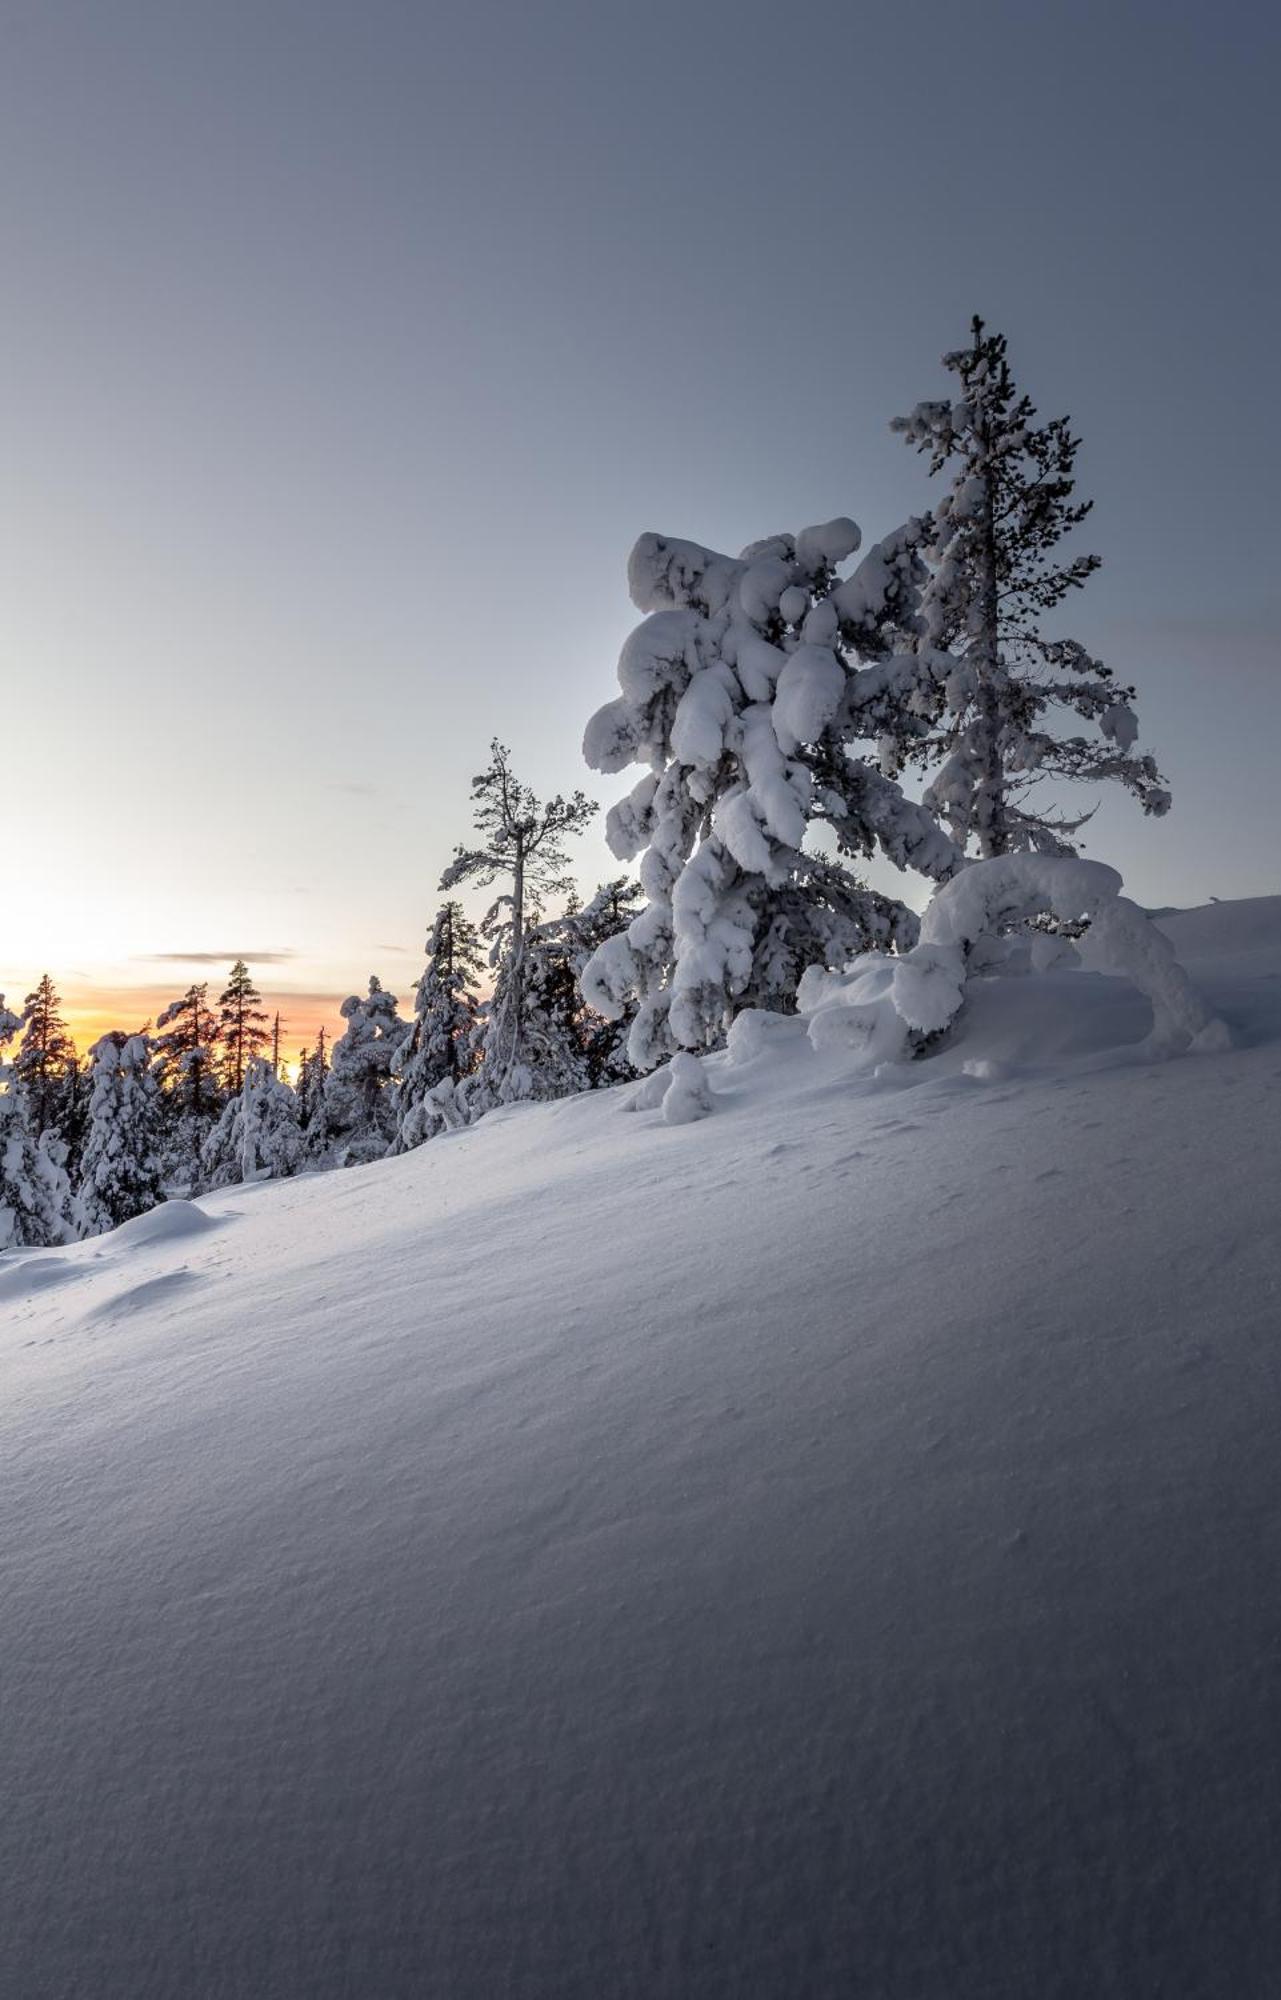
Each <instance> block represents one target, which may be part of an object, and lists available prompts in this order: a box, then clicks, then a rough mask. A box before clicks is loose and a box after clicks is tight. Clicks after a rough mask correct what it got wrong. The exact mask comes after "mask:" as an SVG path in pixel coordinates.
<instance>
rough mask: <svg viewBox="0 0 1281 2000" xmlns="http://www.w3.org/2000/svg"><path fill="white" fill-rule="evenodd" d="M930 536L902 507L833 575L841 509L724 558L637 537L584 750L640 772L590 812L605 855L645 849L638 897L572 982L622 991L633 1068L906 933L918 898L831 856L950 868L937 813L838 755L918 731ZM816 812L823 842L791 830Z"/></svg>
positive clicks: (614, 1003)
mask: <svg viewBox="0 0 1281 2000" xmlns="http://www.w3.org/2000/svg"><path fill="white" fill-rule="evenodd" d="M924 532H925V530H924V526H923V524H922V523H920V522H909V523H908V524H907V525H906V526H905V527H903V528H901V529H900V530H899V531H898V532H897V533H896V534H895V535H893V536H891V537H890V538H889V539H888V540H887V541H885V542H882V543H881V544H879V545H878V546H877V547H876V548H874V549H872V550H871V551H870V552H869V554H868V555H866V556H865V557H864V559H863V560H862V562H861V563H859V565H858V566H857V567H856V568H855V569H854V570H853V572H852V574H850V575H848V576H842V575H841V573H840V568H841V565H843V564H844V563H845V562H846V561H847V559H848V558H849V557H850V556H852V555H853V553H854V552H855V550H856V549H857V548H858V546H859V542H860V535H859V530H858V528H857V527H856V526H855V525H854V523H853V522H852V521H850V520H846V519H840V520H835V521H829V522H827V523H826V524H824V525H823V526H820V527H815V528H807V529H804V530H803V531H802V532H801V533H800V534H798V535H791V534H783V535H775V536H773V537H772V538H771V539H769V540H768V541H764V542H757V543H753V544H752V546H751V547H749V548H747V549H745V550H744V551H743V554H742V555H741V556H739V557H730V556H725V555H718V554H717V553H716V552H715V551H713V550H711V549H705V548H702V547H700V546H699V545H697V544H696V543H693V542H682V541H673V540H670V539H668V538H666V537H663V536H660V535H653V534H650V535H642V537H641V538H640V540H639V541H638V542H637V544H636V546H635V548H634V549H633V551H632V555H631V560H630V563H629V566H628V578H629V583H630V588H631V595H632V600H633V602H634V603H635V604H636V606H637V608H638V609H639V610H640V611H642V612H644V613H645V614H646V616H645V617H644V619H643V621H642V623H641V624H640V625H639V626H638V627H637V629H636V630H635V631H634V632H633V633H632V634H631V636H630V638H629V639H628V640H627V642H626V644H625V645H624V647H623V650H622V655H621V657H620V660H619V664H618V679H619V684H620V688H621V693H620V694H619V696H618V697H617V698H616V699H615V700H614V701H611V702H609V703H607V704H606V706H605V707H604V708H602V709H600V710H599V711H598V712H597V714H596V715H594V716H593V717H592V719H591V721H590V722H589V724H588V726H587V732H586V736H585V738H584V744H583V750H584V755H585V756H586V759H587V762H588V763H589V764H590V765H591V766H592V767H593V768H594V769H596V770H600V771H606V772H613V771H621V770H623V769H624V768H625V767H626V766H627V765H628V764H644V765H646V766H648V769H647V772H646V775H645V776H644V777H643V778H642V779H641V780H640V782H639V784H637V785H636V786H635V787H634V789H633V790H632V791H631V792H630V793H629V795H628V796H627V797H626V798H624V799H623V800H622V801H620V803H619V804H617V805H615V806H614V808H613V809H612V811H611V812H610V814H609V816H608V819H607V822H606V838H607V839H608V841H609V845H610V848H611V850H612V851H613V852H614V853H615V854H617V855H618V856H619V858H620V859H621V860H630V859H632V858H633V857H634V856H640V857H641V858H640V863H639V873H640V879H641V884H642V886H643V888H644V891H645V894H646V896H647V897H648V903H647V905H646V907H645V909H644V910H642V911H641V912H640V914H639V915H638V916H637V917H636V918H635V919H634V920H633V921H632V922H631V923H630V924H629V925H628V927H627V929H626V931H625V932H620V933H619V934H618V935H617V936H616V937H613V938H611V939H609V940H608V941H607V942H606V943H604V944H603V945H602V946H601V947H600V949H599V950H597V951H596V952H595V953H594V955H593V957H592V958H591V960H590V961H589V962H588V964H587V966H586V967H585V968H584V972H583V980H582V984H583V993H584V995H585V997H586V998H587V1000H588V1001H589V1003H590V1004H591V1005H592V1006H593V1007H595V1008H596V1009H597V1010H598V1011H599V1012H600V1013H602V1014H605V1015H607V1016H610V1017H612V1018H615V1019H617V1018H619V1017H620V1016H621V1015H622V1013H623V1012H624V1010H625V1009H627V1008H628V1007H629V1006H634V1007H635V1010H636V1017H635V1020H634V1022H633V1025H632V1029H631V1033H630V1036H629V1041H628V1053H629V1056H630V1059H631V1061H632V1063H633V1064H634V1065H635V1066H636V1067H637V1068H638V1069H649V1068H652V1067H653V1065H654V1064H655V1063H656V1062H658V1061H660V1060H661V1059H662V1057H663V1056H665V1055H667V1054H669V1053H671V1052H672V1051H673V1050H675V1049H678V1048H682V1047H684V1048H690V1049H699V1048H707V1047H711V1046H714V1045H715V1044H716V1043H717V1042H719V1041H720V1040H721V1039H722V1038H723V1036H724V1034H725V1031H726V1028H727V1027H728V1024H729V1021H730V1020H731V1018H732V1016H733V1014H734V1012H735V1011H736V1010H737V1009H738V1008H740V1007H747V1006H759V1007H786V1006H789V1005H791V1004H792V1002H793V999H794V995H795V991H796V987H797V984H798V982H799V979H800V976H801V973H802V972H803V971H804V970H805V968H806V967H807V966H810V965H814V964H818V965H829V966H832V965H838V964H843V963H844V962H845V961H846V959H847V958H848V957H849V956H850V954H851V952H853V951H857V950H860V949H863V948H866V947H867V946H869V945H873V944H876V945H882V946H889V945H904V944H910V943H911V942H912V941H913V939H914V937H915V934H916V920H915V918H914V917H913V915H912V913H911V912H910V911H909V910H908V909H907V908H906V907H905V906H904V905H903V904H902V903H900V902H896V901H894V900H892V899H890V898H888V897H885V896H882V895H878V894H876V893H875V892H874V891H872V890H870V889H867V888H865V887H864V886H863V885H862V884H861V883H860V882H859V881H858V880H857V878H856V877H855V875H854V874H853V873H852V872H851V871H850V869H849V868H848V867H847V866H846V862H847V861H849V860H857V859H861V858H863V857H865V856H868V855H870V854H872V853H874V852H877V851H879V852H881V853H883V854H885V855H886V856H888V858H889V859H890V860H892V861H893V862H895V863H896V864H897V865H898V866H900V867H909V866H910V867H914V868H917V869H919V870H921V871H922V872H923V873H924V874H926V875H928V876H931V877H933V878H935V879H943V878H944V877H946V876H947V875H948V874H949V873H950V872H951V871H952V870H953V869H954V868H955V867H956V866H957V865H958V861H959V854H958V852H957V850H956V848H955V847H954V846H953V843H952V842H951V840H950V839H949V838H948V837H947V836H946V834H944V833H943V832H942V830H941V828H940V827H939V825H938V823H937V821H936V820H935V818H934V817H933V816H932V815H931V814H930V813H929V812H928V811H926V810H925V809H924V808H922V807H921V806H919V805H916V804H914V803H913V802H912V801H910V800H909V799H907V798H906V797H905V796H904V795H903V793H902V791H901V790H900V788H899V786H898V785H897V784H896V783H895V782H894V781H893V779H892V778H890V777H887V776H885V775H884V773H883V772H882V771H881V770H880V769H879V768H877V766H876V765H875V764H874V763H872V762H869V761H866V760H865V759H863V758H861V757H857V756H854V755H852V754H851V752H850V745H851V743H853V742H854V741H855V740H857V739H860V738H864V739H875V740H877V741H878V742H879V743H880V745H881V751H880V754H881V755H883V756H884V758H885V761H886V762H887V763H892V762H893V761H894V760H895V759H896V758H897V757H898V756H899V754H900V752H901V750H902V748H903V746H905V745H906V744H907V743H908V742H909V741H911V740H914V737H915V735H916V733H917V731H918V730H919V729H920V728H923V727H924V724H923V723H921V722H920V721H919V720H918V719H917V718H916V716H915V713H914V710H915V707H916V706H921V707H922V708H923V709H924V708H925V707H928V705H929V701H931V700H932V699H933V696H932V694H929V695H926V694H925V693H923V692H922V690H923V689H924V687H925V685H926V684H927V683H930V684H931V685H932V682H931V676H932V672H933V669H932V664H931V662H930V660H929V658H928V657H927V656H926V655H924V654H922V653H920V652H916V651H912V650H910V649H909V646H908V637H909V636H911V635H914V634H915V621H916V599H917V595H918V593H919V590H920V587H921V585H922V584H923V583H924V581H925V579H926V572H925V570H924V567H923V565H922V564H921V561H920V557H919V554H918V543H919V541H920V539H921V537H922V535H923V533H924ZM864 663H866V664H864ZM815 825H820V826H822V827H824V828H826V829H827V830H828V833H829V835H830V838H831V840H832V842H833V843H834V845H835V848H836V858H833V857H832V856H831V855H829V854H824V853H819V852H815V851H814V850H813V848H812V847H811V846H809V845H807V834H808V832H809V829H810V828H811V827H813V826H815Z"/></svg>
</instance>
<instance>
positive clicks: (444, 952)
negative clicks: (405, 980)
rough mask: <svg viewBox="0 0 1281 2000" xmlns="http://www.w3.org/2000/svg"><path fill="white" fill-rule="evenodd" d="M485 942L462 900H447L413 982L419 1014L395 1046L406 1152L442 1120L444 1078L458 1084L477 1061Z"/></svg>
mask: <svg viewBox="0 0 1281 2000" xmlns="http://www.w3.org/2000/svg"><path fill="white" fill-rule="evenodd" d="M480 970H481V943H480V938H479V936H478V934H477V931H476V927H475V925H474V924H472V923H470V922H469V921H468V919H467V917H466V916H465V914H464V912H463V907H462V904H461V903H456V902H448V903H445V904H444V905H443V906H442V908H441V909H440V910H438V911H437V913H436V920H435V922H434V923H433V925H432V929H431V936H430V937H429V938H428V940H427V965H426V969H425V971H424V972H423V975H422V977H421V978H420V979H419V981H418V984H417V985H416V987H415V988H414V1020H413V1026H412V1027H411V1028H410V1031H409V1033H408V1034H407V1035H406V1036H405V1037H404V1038H403V1039H402V1041H401V1044H400V1047H399V1048H398V1049H397V1050H396V1053H395V1058H394V1063H393V1069H394V1074H395V1077H396V1098H395V1111H396V1137H395V1141H394V1144H395V1149H396V1151H397V1152H399V1153H405V1152H408V1151H409V1150H410V1148H411V1147H414V1146H420V1145H421V1144H422V1143H423V1141H424V1139H428V1138H430V1137H431V1136H432V1133H433V1132H434V1131H435V1130H436V1129H437V1127H438V1126H439V1123H440V1118H439V1115H438V1111H437V1102H438V1101H437V1100H436V1099H434V1098H433V1101H432V1103H431V1104H430V1105H429V1104H428V1102H427V1100H428V1099H429V1098H432V1094H433V1093H434V1092H436V1091H437V1090H438V1089H439V1087H440V1086H441V1085H442V1084H449V1085H454V1084H457V1083H459V1082H461V1080H462V1079H463V1077H465V1076H467V1075H469V1074H470V1073H471V1071H472V1069H473V1068H474V1067H475V1063H476V1055H477V1049H476V1028H477V1021H478V1001H477V996H476V992H475V982H476V980H477V978H478V977H479V976H480Z"/></svg>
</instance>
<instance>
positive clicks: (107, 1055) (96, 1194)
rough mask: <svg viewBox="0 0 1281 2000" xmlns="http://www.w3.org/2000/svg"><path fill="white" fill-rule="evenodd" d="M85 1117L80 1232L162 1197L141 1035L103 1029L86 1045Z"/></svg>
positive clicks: (92, 1232) (92, 1231)
mask: <svg viewBox="0 0 1281 2000" xmlns="http://www.w3.org/2000/svg"><path fill="white" fill-rule="evenodd" d="M89 1060H90V1064H91V1068H90V1080H89V1123H88V1129H87V1131H86V1134H85V1144H84V1155H83V1158H82V1160H81V1164H80V1178H79V1184H78V1186H77V1188H76V1198H75V1217H76V1223H77V1227H78V1228H79V1231H80V1234H81V1235H82V1236H96V1235H98V1234H99V1233H100V1232H101V1231H103V1230H106V1229H115V1228H116V1227H117V1225H118V1224H120V1223H122V1222H128V1221H129V1220H130V1219H131V1217H133V1216H135V1215H142V1214H144V1213H145V1212H146V1210H147V1209H149V1208H154V1207H155V1206H156V1204H157V1202H160V1201H162V1200H163V1199H164V1187H163V1177H162V1159H161V1131H160V1108H159V1102H158V1099H159V1091H158V1089H157V1086H156V1079H155V1076H154V1074H153V1072H152V1068H151V1044H150V1042H149V1040H148V1038H147V1036H146V1035H124V1034H121V1033H119V1032H118V1031H115V1032H112V1033H111V1034H107V1035H103V1036H102V1037H101V1038H100V1040H98V1041H96V1042H95V1043H94V1045H93V1047H92V1048H91V1049H90V1051H89Z"/></svg>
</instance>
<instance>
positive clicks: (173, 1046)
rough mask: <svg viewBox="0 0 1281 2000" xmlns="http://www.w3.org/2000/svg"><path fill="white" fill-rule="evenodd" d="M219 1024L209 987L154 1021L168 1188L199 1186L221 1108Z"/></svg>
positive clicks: (193, 989)
mask: <svg viewBox="0 0 1281 2000" xmlns="http://www.w3.org/2000/svg"><path fill="white" fill-rule="evenodd" d="M217 1037H218V1021H217V1018H216V1016H215V1015H214V1013H213V1011H212V1009H211V1008H210V1006H209V988H208V985H207V984H200V985H193V986H189V987H188V988H187V990H186V992H185V993H184V994H183V995H182V997H181V999H179V1000H175V1001H173V1002H172V1003H171V1004H170V1005H169V1006H168V1007H166V1008H165V1009H164V1010H163V1011H162V1012H161V1013H160V1014H158V1015H157V1016H156V1034H155V1036H154V1037H153V1044H152V1046H153V1061H154V1067H155V1072H156V1079H157V1082H158V1083H159V1085H160V1103H161V1111H162V1119H163V1125H164V1168H165V1180H166V1183H167V1184H168V1185H169V1186H171V1187H172V1186H178V1187H185V1188H187V1189H188V1190H191V1191H194V1190H195V1189H197V1188H198V1187H199V1186H200V1184H201V1179H202V1168H201V1154H202V1152H203V1150H204V1146H205V1143H206V1141H207V1140H208V1138H209V1134H210V1131H211V1129H212V1127H213V1125H214V1123H215V1121H216V1120H217V1117H218V1111H219V1107H220V1105H221V1103H222V1091H221V1089H220V1087H219V1083H218V1070H217V1060H216V1055H215V1048H216V1043H217Z"/></svg>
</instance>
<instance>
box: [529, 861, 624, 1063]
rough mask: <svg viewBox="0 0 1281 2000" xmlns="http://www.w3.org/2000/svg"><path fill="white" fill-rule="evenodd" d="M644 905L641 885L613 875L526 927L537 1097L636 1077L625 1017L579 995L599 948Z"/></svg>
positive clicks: (614, 935)
mask: <svg viewBox="0 0 1281 2000" xmlns="http://www.w3.org/2000/svg"><path fill="white" fill-rule="evenodd" d="M642 902H643V892H642V890H641V887H640V884H639V883H637V882H630V881H628V879H627V877H626V876H623V875H619V876H616V877H615V878H614V880H613V881H610V882H605V883H602V884H601V886H600V887H599V888H598V889H597V891H596V893H595V895H594V896H593V897H592V899H591V901H590V902H589V903H587V904H585V905H584V906H583V907H582V908H579V906H578V904H577V903H576V902H575V901H572V900H571V903H570V907H569V909H568V910H567V911H566V912H565V914H564V916H562V917H555V918H552V919H551V920H550V921H548V922H544V923H540V924H536V925H534V926H532V927H531V928H530V930H529V932H528V934H527V944H526V950H527V961H526V982H527V985H526V1002H527V1011H528V1019H529V1036H528V1041H529V1049H530V1065H531V1069H532V1071H533V1074H534V1078H535V1089H534V1095H535V1096H539V1097H565V1096H569V1095H571V1094H572V1093H574V1092H576V1091H580V1090H596V1089H598V1088H600V1087H601V1086H602V1085H603V1084H610V1083H622V1082H624V1081H625V1080H626V1079H628V1078H630V1077H631V1076H633V1075H634V1074H635V1072H634V1071H633V1069H632V1067H631V1064H630V1063H629V1062H628V1060H627V1053H626V1042H627V1031H628V1027H629V1025H630V1021H629V1018H628V1016H627V1015H626V1014H624V1016H623V1017H622V1018H621V1019H618V1020H611V1019H607V1018H606V1016H605V1015H603V1014H599V1013H597V1011H596V1009H595V1008H594V1007H591V1006H589V1005H588V1003H587V1001H586V1000H585V999H584V998H583V993H582V986H581V980H582V974H583V968H584V967H585V966H586V965H587V963H588V961H589V960H590V959H591V958H592V956H593V955H594V953H595V952H597V951H598V950H599V949H600V947H601V945H603V944H604V943H605V942H606V940H607V939H609V938H612V937H616V936H617V935H618V933H619V932H620V931H623V930H626V928H627V926H628V925H629V924H630V923H632V922H634V921H635V919H636V918H637V917H638V916H639V915H640V911H641V906H642Z"/></svg>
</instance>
